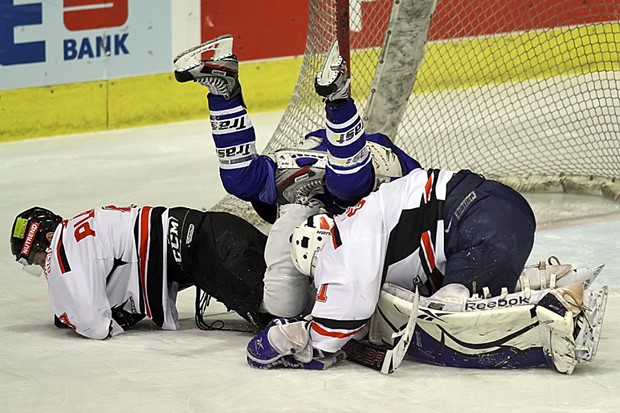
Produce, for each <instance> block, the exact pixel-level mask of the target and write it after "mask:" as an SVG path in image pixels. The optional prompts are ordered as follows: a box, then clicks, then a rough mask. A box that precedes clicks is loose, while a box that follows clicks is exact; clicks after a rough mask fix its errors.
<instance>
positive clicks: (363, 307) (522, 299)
mask: <svg viewBox="0 0 620 413" xmlns="http://www.w3.org/2000/svg"><path fill="white" fill-rule="evenodd" d="M507 218H508V219H507ZM446 223H447V224H446ZM534 228H535V223H534V216H533V213H532V211H531V209H530V207H529V205H528V204H527V202H526V201H525V200H524V199H523V198H522V197H521V196H520V195H519V194H518V193H517V192H515V191H513V190H512V189H511V188H509V187H507V186H505V185H502V184H499V183H498V182H494V181H489V180H486V179H484V178H482V177H480V176H478V175H475V174H472V173H471V172H469V171H461V172H457V173H454V172H450V171H445V170H433V169H428V170H425V169H418V170H415V171H412V172H410V173H409V174H408V175H407V176H405V177H403V178H401V179H398V180H395V181H393V182H391V183H388V184H385V185H382V186H381V188H379V189H378V190H377V191H376V192H374V193H372V194H370V195H369V196H367V197H365V198H364V199H362V200H361V201H360V202H359V203H358V204H357V205H356V206H354V207H351V208H349V209H348V210H347V211H346V212H345V213H344V214H341V215H337V216H335V217H334V218H333V220H332V219H331V218H330V217H329V216H327V215H325V214H319V215H315V216H313V217H310V218H309V219H308V220H307V221H306V222H305V223H303V224H302V225H300V226H299V227H298V228H297V229H296V230H295V232H294V233H293V236H292V255H293V260H294V262H295V264H296V265H297V267H298V269H299V270H300V271H301V272H303V273H305V274H307V275H308V276H310V277H311V278H313V280H314V284H315V286H316V289H317V295H316V301H315V305H314V307H313V309H312V313H311V316H312V317H311V319H310V320H309V321H306V320H301V321H289V320H276V321H275V322H273V323H272V324H271V325H270V326H268V327H267V328H266V329H265V330H263V332H261V333H260V334H258V335H257V336H256V337H255V338H254V339H252V340H251V341H250V343H249V344H248V350H247V354H248V363H249V364H250V365H251V366H253V367H259V368H271V367H278V366H284V367H297V368H316V369H323V368H326V367H329V366H331V365H332V364H334V363H335V362H336V361H338V360H339V359H341V358H342V357H343V354H342V350H343V349H344V350H345V351H346V354H347V355H348V356H349V358H351V359H353V360H357V361H363V360H364V356H363V355H364V351H365V350H364V349H365V348H370V349H372V350H378V351H381V350H382V349H381V347H380V345H381V344H386V345H390V347H387V348H384V349H383V350H385V351H383V353H384V357H385V358H384V359H383V360H382V361H381V363H380V365H375V366H372V367H378V369H380V370H382V371H384V372H387V373H389V372H391V371H393V370H394V369H395V368H396V367H398V364H399V363H400V361H401V360H402V357H404V354H405V351H408V353H409V354H411V355H413V356H414V357H416V358H418V359H420V360H423V361H426V362H430V363H433V364H439V365H445V366H458V367H478V368H489V367H495V368H497V367H513V368H516V367H533V366H541V365H552V366H553V367H554V368H555V369H556V370H557V371H559V372H561V373H567V374H570V373H572V371H573V369H574V367H575V365H576V364H577V362H578V361H590V360H592V359H593V357H594V355H595V354H596V347H597V343H598V339H599V335H600V328H601V324H602V319H603V314H604V309H605V301H606V296H607V289H606V288H603V289H601V290H600V291H596V292H592V291H589V290H585V291H584V286H585V287H587V286H589V285H590V283H591V282H592V280H593V279H594V278H595V277H596V276H597V275H598V273H599V272H600V270H601V269H602V266H600V267H597V268H595V269H593V270H590V269H587V268H581V269H575V270H573V269H571V268H570V266H566V265H559V264H556V265H550V266H549V268H548V269H547V268H546V267H545V268H544V269H543V267H541V268H540V269H539V268H526V269H525V271H522V269H523V265H524V263H525V260H526V259H527V257H528V255H529V253H530V250H531V246H532V243H533V237H534ZM521 274H523V275H521ZM541 277H542V278H541ZM386 283H387V285H386ZM382 286H383V289H382ZM416 290H417V291H421V292H422V295H423V296H424V297H421V298H419V303H420V307H419V308H418V304H417V301H418V300H416V299H415V297H416V296H415V294H414V293H413V291H416ZM373 314H374V316H373ZM416 322H417V325H415V324H414V323H416ZM414 325H415V329H414ZM394 333H400V334H399V335H398V337H397V340H394V339H393V337H394V336H393V334H394ZM366 334H369V335H370V339H371V342H369V343H366V344H363V343H360V342H359V341H351V339H353V338H360V337H364V336H365V335H366ZM409 343H411V346H410V347H409V348H407V347H408V345H409ZM391 346H394V347H393V348H392V347H391Z"/></svg>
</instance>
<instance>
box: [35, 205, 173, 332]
mask: <svg viewBox="0 0 620 413" xmlns="http://www.w3.org/2000/svg"><path fill="white" fill-rule="evenodd" d="M167 233H168V210H167V209H166V208H163V207H155V208H154V207H146V206H145V207H141V208H137V207H127V208H118V207H115V206H105V207H101V208H96V209H91V210H89V211H85V212H83V213H81V214H79V215H77V216H75V217H74V218H72V219H69V220H64V221H63V222H62V223H61V224H60V225H59V226H58V228H57V229H56V231H55V232H54V237H53V239H52V242H51V247H50V249H49V250H48V255H47V259H46V263H45V271H44V274H45V276H46V278H47V282H48V289H49V300H50V304H51V307H52V310H53V312H54V314H55V315H56V316H57V317H58V318H59V319H60V320H61V321H63V322H64V323H65V324H66V325H67V326H69V327H71V328H73V329H74V330H75V331H76V332H78V333H79V334H81V335H83V336H86V337H89V338H94V339H104V338H106V337H109V336H114V335H117V334H120V333H122V332H123V329H122V328H121V327H120V326H119V325H118V324H117V323H116V322H115V321H114V320H113V318H112V308H115V307H118V306H124V307H123V309H124V310H125V311H128V312H130V313H133V314H144V315H146V316H147V317H149V318H151V319H152V320H153V322H155V323H156V324H157V325H158V326H160V327H162V328H163V329H168V330H176V329H178V327H179V323H178V314H177V310H176V306H175V301H176V289H175V288H173V287H172V283H170V284H171V285H170V286H169V283H168V279H167Z"/></svg>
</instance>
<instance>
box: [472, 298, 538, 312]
mask: <svg viewBox="0 0 620 413" xmlns="http://www.w3.org/2000/svg"><path fill="white" fill-rule="evenodd" d="M529 303H530V300H529V298H527V297H524V296H519V297H511V298H508V299H505V298H499V299H494V300H492V301H484V302H468V303H466V304H465V311H481V310H493V309H495V308H505V307H514V306H521V305H528V304H529Z"/></svg>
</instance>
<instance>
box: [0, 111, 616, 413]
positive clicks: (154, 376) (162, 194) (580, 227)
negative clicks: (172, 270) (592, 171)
mask: <svg viewBox="0 0 620 413" xmlns="http://www.w3.org/2000/svg"><path fill="white" fill-rule="evenodd" d="M280 115H281V114H280V113H267V114H252V118H253V121H254V124H255V127H256V129H257V131H258V132H259V135H260V136H259V143H260V145H264V144H265V143H266V139H267V138H268V137H269V136H271V133H272V131H273V129H274V128H275V125H276V123H277V121H278V120H279V117H280ZM260 145H259V146H260ZM259 149H260V148H259ZM0 177H1V180H0V239H2V237H4V239H5V244H4V245H2V246H1V248H0V251H1V253H0V269H1V278H0V411H2V412H11V413H12V412H43V411H47V412H63V413H71V412H121V411H126V412H299V413H302V412H374V411H378V412H399V413H404V412H409V411H411V412H465V413H466V412H500V411H510V412H530V413H531V412H544V413H550V412H562V413H565V412H583V413H585V412H613V411H616V409H617V408H618V407H617V406H619V405H620V392H619V391H618V389H619V387H618V383H620V358H619V357H618V355H617V353H616V349H617V348H618V347H619V346H620V327H619V325H618V323H619V321H620V316H619V315H618V311H619V310H620V297H619V291H620V256H619V255H618V251H619V250H620V239H619V236H618V234H620V204H617V203H613V202H610V201H605V200H603V199H602V198H599V197H584V196H581V197H579V196H575V195H560V194H555V195H535V196H534V195H528V199H530V201H531V203H532V204H533V206H534V209H535V212H536V214H537V216H538V220H539V230H538V232H537V237H536V244H535V247H534V251H533V253H532V256H531V257H530V263H534V262H536V261H538V260H541V259H545V258H546V257H548V256H549V255H556V256H558V257H559V258H560V259H561V260H562V261H564V262H567V263H572V264H574V265H586V266H593V265H597V264H600V263H605V264H606V267H605V269H604V271H603V272H602V274H601V275H600V277H599V280H598V281H597V282H596V284H595V286H600V285H603V284H608V285H609V286H610V297H609V301H608V306H607V313H606V317H605V323H604V328H603V336H602V339H601V341H600V346H599V351H598V355H597V357H596V359H595V360H594V361H593V362H591V363H584V364H580V365H578V366H577V368H576V369H575V372H574V374H573V375H571V376H564V375H560V374H558V373H556V372H554V371H552V370H551V369H550V368H538V369H528V370H471V369H456V368H448V367H436V366H430V365H424V364H420V363H417V362H414V361H411V360H406V361H405V362H404V363H403V365H402V366H401V367H400V369H398V370H397V371H396V372H395V373H394V374H393V375H391V376H384V375H381V374H380V373H378V372H376V371H373V370H370V369H367V368H365V367H361V366H358V365H355V364H352V363H349V362H343V363H341V364H340V365H337V366H336V367H334V368H332V369H329V370H327V371H323V372H316V371H297V370H274V371H262V370H254V369H251V368H250V367H248V366H247V364H246V362H245V347H246V344H247V342H248V340H249V339H250V338H251V336H252V333H250V332H234V331H232V332H231V331H209V332H205V331H201V330H198V329H197V328H196V327H195V326H194V320H193V315H194V307H193V300H194V296H193V290H188V291H184V292H183V293H182V294H181V296H180V298H179V302H178V306H179V311H180V316H181V318H182V323H181V324H182V328H181V330H180V331H176V332H166V331H161V330H159V329H157V328H154V327H153V326H152V323H151V322H150V321H148V320H145V321H142V322H141V323H139V324H138V328H137V329H136V330H133V331H130V332H127V333H126V334H123V335H121V336H118V337H115V338H113V339H109V340H105V341H94V340H88V339H84V338H80V337H78V336H76V334H75V333H73V332H72V331H67V330H59V329H57V328H55V327H54V325H53V323H52V314H51V312H50V309H49V305H48V302H47V288H46V285H45V280H44V279H43V278H40V279H37V278H33V277H32V276H31V275H29V274H28V273H26V272H25V271H23V270H22V269H21V267H20V265H18V264H17V263H15V262H14V260H13V258H12V256H11V254H10V250H9V245H8V242H7V241H8V238H9V232H10V227H11V224H12V222H13V218H14V216H15V215H16V214H17V213H19V212H21V211H23V210H25V209H27V208H29V207H31V206H34V205H39V206H44V207H47V208H49V209H52V210H54V211H55V212H57V213H59V214H61V215H64V216H73V215H74V214H77V213H79V212H81V211H83V210H86V209H89V208H92V207H94V206H99V205H104V204H106V205H109V204H115V205H127V204H131V203H134V204H138V205H165V206H179V205H182V206H188V207H193V208H199V209H200V208H207V209H208V208H210V207H211V206H213V205H214V204H215V203H216V202H217V201H218V200H220V199H221V198H222V197H223V196H224V190H223V188H222V186H221V184H220V182H219V178H218V163H217V158H216V157H215V154H214V147H213V143H212V141H211V138H210V131H209V124H208V121H206V120H205V121H195V122H186V123H180V124H171V125H164V126H153V127H145V128H139V129H131V130H119V131H111V132H102V133H92V134H86V135H81V136H79V135H76V136H66V137H55V138H45V139H36V140H27V141H21V142H15V143H4V144H0ZM2 234H4V235H2ZM208 314H209V315H208V320H209V321H214V320H218V319H224V320H227V322H228V325H229V326H232V327H234V328H238V329H242V330H243V329H245V328H246V326H245V324H244V323H243V322H241V320H240V319H239V318H238V317H237V316H236V315H234V314H230V313H225V309H224V308H223V306H221V305H220V304H219V303H213V304H212V305H211V306H210V308H209V310H208Z"/></svg>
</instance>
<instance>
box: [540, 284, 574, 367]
mask: <svg viewBox="0 0 620 413" xmlns="http://www.w3.org/2000/svg"><path fill="white" fill-rule="evenodd" d="M536 317H537V318H538V321H539V323H540V326H539V330H540V338H541V340H542V344H543V351H544V352H545V356H546V357H547V358H548V360H549V361H550V362H551V363H552V364H553V366H554V367H555V369H556V370H557V371H558V372H560V373H565V374H572V372H573V370H574V368H575V366H576V365H577V357H576V356H575V339H574V338H573V331H574V323H573V313H572V312H571V311H568V310H567V309H566V308H564V306H563V305H562V303H561V302H560V301H559V300H558V299H557V298H556V297H555V296H554V295H553V294H547V295H546V296H545V297H544V298H543V299H542V300H541V301H540V303H539V305H537V306H536Z"/></svg>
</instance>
